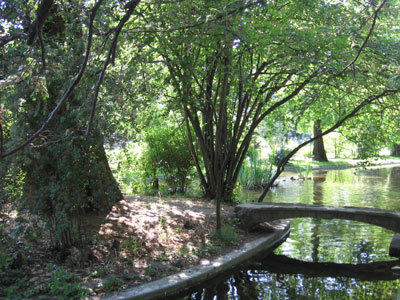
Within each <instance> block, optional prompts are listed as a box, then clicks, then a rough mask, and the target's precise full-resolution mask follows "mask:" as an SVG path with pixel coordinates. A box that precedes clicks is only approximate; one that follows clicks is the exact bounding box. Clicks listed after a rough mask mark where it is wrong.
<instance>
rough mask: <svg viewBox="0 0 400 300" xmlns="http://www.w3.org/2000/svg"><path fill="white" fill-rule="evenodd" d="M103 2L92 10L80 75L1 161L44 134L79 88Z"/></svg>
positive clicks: (100, 1) (2, 156)
mask: <svg viewBox="0 0 400 300" xmlns="http://www.w3.org/2000/svg"><path fill="white" fill-rule="evenodd" d="M103 1H104V0H99V1H98V2H97V3H96V4H95V5H94V7H93V8H92V12H91V14H90V21H89V32H88V38H87V40H88V41H87V47H86V53H85V59H84V61H83V63H82V65H81V68H80V70H79V72H78V74H77V75H76V76H75V78H74V80H73V81H72V83H71V84H70V86H69V87H68V89H67V90H66V91H65V93H64V95H63V96H62V97H61V98H60V100H59V101H58V103H57V105H56V106H55V107H54V109H53V110H52V111H51V112H50V114H49V115H48V116H47V119H46V121H45V122H44V123H43V124H42V126H41V127H40V128H39V129H38V130H37V131H36V132H35V133H34V134H32V135H31V136H30V137H29V138H28V139H27V140H25V142H23V143H22V144H20V145H18V146H17V147H15V148H13V149H11V150H10V151H8V152H6V153H3V152H2V153H1V155H0V159H2V158H4V157H7V156H10V155H12V154H14V153H16V152H18V151H20V150H22V149H23V148H25V147H26V146H27V145H28V144H30V143H31V142H32V141H33V140H35V139H36V138H37V137H38V136H39V135H40V134H41V133H42V132H43V130H45V129H46V127H47V126H48V125H49V123H50V122H51V120H52V119H53V118H54V116H55V114H56V113H57V112H58V110H59V109H60V108H61V106H62V105H63V104H64V103H65V102H66V101H67V99H68V97H69V96H70V95H71V94H72V92H73V91H74V89H75V88H76V87H77V85H78V84H79V82H80V81H81V79H82V76H83V73H84V72H85V69H86V66H87V63H88V60H89V55H90V51H91V47H92V38H93V22H94V18H95V16H96V13H97V10H98V9H99V7H100V6H101V4H102V3H103Z"/></svg>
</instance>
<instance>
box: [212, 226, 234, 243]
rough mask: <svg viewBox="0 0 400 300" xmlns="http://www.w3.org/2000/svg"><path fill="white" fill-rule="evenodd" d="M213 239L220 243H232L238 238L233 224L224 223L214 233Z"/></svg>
mask: <svg viewBox="0 0 400 300" xmlns="http://www.w3.org/2000/svg"><path fill="white" fill-rule="evenodd" d="M214 240H215V241H216V242H218V243H220V244H222V245H234V244H235V243H236V242H237V240H238V235H237V232H236V228H235V226H233V225H231V224H225V225H223V226H222V227H221V230H220V231H217V232H216V233H215V234H214Z"/></svg>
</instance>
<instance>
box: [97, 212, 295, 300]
mask: <svg viewBox="0 0 400 300" xmlns="http://www.w3.org/2000/svg"><path fill="white" fill-rule="evenodd" d="M271 227H272V228H273V230H271V233H266V236H265V237H262V238H259V239H257V240H255V241H252V242H248V243H246V244H245V245H244V246H243V247H242V248H240V249H237V250H234V251H232V252H230V253H228V254H226V255H224V256H221V257H219V258H216V259H215V260H213V261H207V262H206V263H205V264H202V265H199V266H196V267H193V268H190V269H187V270H184V271H183V272H181V273H178V274H174V275H171V276H168V277H164V278H162V279H159V280H156V281H152V282H149V283H146V284H143V285H140V286H138V287H134V288H131V289H128V290H126V291H124V292H121V293H118V294H117V295H114V296H111V297H107V298H104V299H107V300H122V299H126V300H127V299H130V300H133V299H140V300H149V299H157V298H161V297H165V296H168V295H172V294H176V293H178V292H180V291H183V290H185V289H188V288H190V287H192V286H195V285H198V284H199V283H201V282H202V281H206V280H209V279H211V278H213V277H215V276H216V275H218V274H220V273H223V272H225V271H227V270H229V269H230V268H232V267H235V266H237V265H239V264H241V263H244V262H245V261H247V260H248V259H250V258H252V257H253V256H256V255H259V254H261V252H263V253H265V254H267V253H268V252H270V251H272V250H273V249H274V248H275V247H276V246H277V245H278V244H279V243H280V242H282V241H283V240H284V239H285V238H286V237H287V236H288V234H289V230H290V222H289V221H287V220H284V221H281V222H274V223H273V224H272V223H271Z"/></svg>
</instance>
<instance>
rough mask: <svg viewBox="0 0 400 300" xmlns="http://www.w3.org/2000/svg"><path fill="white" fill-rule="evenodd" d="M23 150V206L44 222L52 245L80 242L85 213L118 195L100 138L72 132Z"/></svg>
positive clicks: (108, 206)
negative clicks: (65, 137)
mask: <svg viewBox="0 0 400 300" xmlns="http://www.w3.org/2000/svg"><path fill="white" fill-rule="evenodd" d="M29 152H30V153H26V154H27V156H28V157H29V159H28V160H27V161H29V163H26V164H25V165H24V171H25V173H26V176H25V180H26V181H25V195H24V196H25V197H24V198H25V200H26V201H25V203H26V208H28V209H29V210H31V211H32V212H33V213H35V214H38V215H40V216H41V217H43V219H44V220H45V221H46V222H47V225H48V227H49V229H50V233H51V234H52V235H53V237H52V238H53V242H54V244H55V245H57V246H60V247H69V246H71V245H76V244H81V243H82V242H84V241H85V238H86V237H87V232H86V229H85V228H86V227H87V225H88V224H86V223H85V222H86V218H85V216H86V215H88V214H90V213H91V212H94V211H97V212H103V213H108V212H109V211H110V209H111V207H112V206H113V204H115V203H116V202H117V201H119V200H121V199H122V197H123V196H122V193H121V191H120V189H119V187H118V184H117V182H116V180H115V179H114V177H113V174H112V172H111V169H110V167H109V165H108V161H107V157H106V154H105V150H104V147H103V143H102V139H99V138H96V139H89V140H88V139H86V137H80V138H78V137H74V138H72V141H71V140H68V141H63V142H61V143H58V144H55V145H52V146H48V147H44V148H40V149H38V150H34V151H32V150H29Z"/></svg>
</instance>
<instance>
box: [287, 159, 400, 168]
mask: <svg viewBox="0 0 400 300" xmlns="http://www.w3.org/2000/svg"><path fill="white" fill-rule="evenodd" d="M362 162H363V160H360V159H351V158H341V159H330V160H329V161H328V162H318V161H313V160H290V161H289V163H288V164H287V165H286V168H285V169H286V170H293V169H294V170H298V169H300V170H306V169H307V168H311V169H312V168H334V167H343V166H348V167H351V166H357V165H358V164H360V163H362ZM369 162H370V163H371V164H372V165H379V164H385V163H391V162H393V163H396V162H398V163H400V157H394V156H382V157H373V158H371V159H370V160H369Z"/></svg>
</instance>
